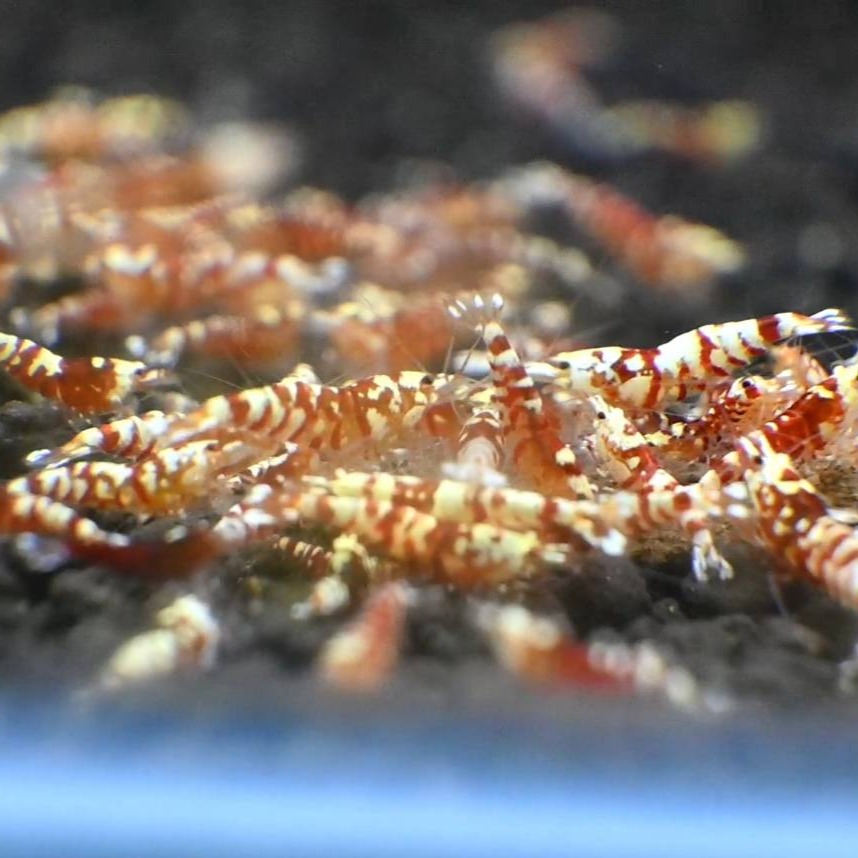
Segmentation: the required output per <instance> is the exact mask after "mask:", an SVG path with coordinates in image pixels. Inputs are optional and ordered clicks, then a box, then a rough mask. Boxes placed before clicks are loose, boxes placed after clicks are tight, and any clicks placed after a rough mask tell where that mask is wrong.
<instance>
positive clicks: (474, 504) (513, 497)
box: [304, 471, 625, 555]
mask: <svg viewBox="0 0 858 858" xmlns="http://www.w3.org/2000/svg"><path fill="white" fill-rule="evenodd" d="M304 482H305V485H306V486H308V487H312V488H315V489H317V490H319V491H323V492H325V493H326V494H331V495H334V496H336V497H349V498H363V499H365V500H366V501H368V502H378V503H384V504H392V505H394V506H408V507H411V508H412V509H415V510H417V511H418V512H422V513H426V514H428V515H431V516H432V517H433V518H435V519H437V520H438V521H445V522H450V523H455V522H464V523H467V524H476V523H479V522H486V523H489V524H491V525H494V526H497V527H502V528H505V529H508V530H534V531H539V532H540V533H542V534H543V536H545V538H546V540H548V541H554V542H560V541H565V542H567V543H570V547H573V545H574V547H577V548H582V547H590V548H595V549H597V550H600V551H603V552H605V553H606V554H612V555H616V554H621V553H622V551H623V550H624V548H625V540H624V538H623V537H622V536H621V535H620V534H619V533H618V532H617V531H616V530H614V529H612V528H610V527H608V526H606V525H604V524H603V522H602V521H601V519H600V512H599V505H598V502H597V501H591V500H572V499H570V498H565V497H553V496H551V495H545V494H542V493H541V492H534V491H524V490H521V489H513V488H508V487H505V486H503V487H496V486H492V485H483V484H479V483H475V482H472V481H464V480H424V479H421V478H419V477H414V476H409V475H394V474H387V473H362V472H359V471H338V472H337V473H336V474H335V475H334V476H333V477H329V478H325V477H314V476H309V477H307V478H306V479H305V481H304Z"/></svg>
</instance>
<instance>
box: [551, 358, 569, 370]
mask: <svg viewBox="0 0 858 858" xmlns="http://www.w3.org/2000/svg"><path fill="white" fill-rule="evenodd" d="M554 366H556V367H557V369H571V368H572V364H571V363H569V361H568V360H558V361H554Z"/></svg>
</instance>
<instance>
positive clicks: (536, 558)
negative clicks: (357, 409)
mask: <svg viewBox="0 0 858 858" xmlns="http://www.w3.org/2000/svg"><path fill="white" fill-rule="evenodd" d="M299 521H301V522H304V523H308V524H321V525H324V526H326V527H330V528H332V529H333V530H334V531H335V532H341V533H342V532H348V533H349V534H350V535H352V536H353V537H354V538H355V539H357V540H358V541H359V542H360V543H361V544H363V545H364V546H365V547H366V548H367V550H369V551H372V552H374V553H375V554H378V555H380V556H382V557H386V558H388V559H390V560H393V561H396V562H397V563H398V564H401V565H402V566H403V567H404V568H405V569H408V570H411V571H412V572H413V573H416V574H417V575H420V576H427V577H428V578H430V579H432V580H437V581H439V582H446V583H451V584H456V585H459V586H463V587H474V586H482V585H489V584H493V583H500V582H503V581H507V580H510V579H512V578H516V577H521V576H526V575H529V574H532V573H534V572H536V571H537V570H539V569H541V568H543V567H545V566H546V565H550V564H556V563H562V562H564V561H565V560H566V559H567V558H568V557H569V554H570V548H569V547H568V546H567V545H564V544H562V543H545V542H544V540H543V538H542V536H541V534H539V533H537V532H535V531H532V530H510V529H508V528H504V527H498V526H496V525H493V524H489V523H487V522H475V523H462V522H451V521H445V520H442V519H439V518H436V517H435V516H433V515H431V514H429V513H425V512H420V511H419V510H418V509H416V508H414V507H411V506H406V505H403V504H397V503H391V502H389V501H378V500H375V499H373V498H367V497H350V496H337V495H331V494H327V493H325V492H323V491H319V490H315V489H312V488H302V487H300V486H296V487H294V488H291V489H290V488H281V489H279V490H277V491H275V490H274V489H273V488H272V487H270V486H265V485H261V486H257V487H255V488H254V489H251V491H250V492H249V493H248V495H247V497H246V498H245V499H244V500H243V501H241V502H240V503H238V504H236V505H235V506H233V507H232V508H231V509H230V511H229V512H228V513H227V514H226V515H224V517H223V518H222V519H221V520H220V521H219V522H218V524H217V525H216V526H215V527H214V529H213V530H212V537H213V538H214V539H215V540H217V541H218V544H219V545H220V546H221V550H223V551H227V550H230V549H234V548H236V547H241V546H243V545H246V544H247V543H248V542H251V541H256V540H258V539H260V538H265V537H267V536H269V535H271V534H273V533H276V532H277V531H278V530H279V529H281V528H283V527H285V526H287V525H290V524H291V525H294V524H296V523H297V522H299Z"/></svg>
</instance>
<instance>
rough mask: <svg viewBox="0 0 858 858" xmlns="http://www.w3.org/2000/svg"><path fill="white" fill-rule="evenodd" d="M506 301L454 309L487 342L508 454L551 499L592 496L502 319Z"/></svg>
mask: <svg viewBox="0 0 858 858" xmlns="http://www.w3.org/2000/svg"><path fill="white" fill-rule="evenodd" d="M502 308H503V298H502V297H501V296H500V295H498V294H495V295H493V296H492V299H491V307H487V306H486V304H485V302H484V301H483V299H482V297H481V296H479V295H476V296H474V297H473V299H472V301H471V304H470V306H469V305H468V304H466V303H465V302H464V301H457V302H456V303H454V304H452V305H451V306H450V308H449V312H450V314H451V315H452V316H453V317H454V318H456V319H461V320H464V319H468V320H469V321H474V318H475V317H476V327H477V329H478V330H479V331H480V333H481V334H482V337H483V339H484V340H485V343H486V348H487V357H488V361H489V367H490V370H491V379H492V384H493V385H494V392H493V394H492V400H493V402H494V403H496V405H497V407H498V409H499V411H500V414H501V417H502V420H503V435H504V443H505V447H506V448H507V449H506V454H507V457H508V459H509V461H510V462H511V463H512V464H513V466H514V467H515V469H516V471H517V472H518V473H519V474H520V475H522V476H523V477H525V478H526V479H529V480H531V481H533V482H534V483H535V484H536V485H538V486H540V487H541V488H543V489H544V490H545V491H546V492H547V493H549V494H561V495H562V494H567V493H568V492H569V491H570V490H571V491H572V492H574V493H576V494H578V495H579V496H581V497H592V494H593V488H592V486H591V485H590V482H589V480H588V479H587V478H586V476H585V475H584V473H583V471H582V469H581V467H580V465H579V464H578V461H577V458H576V456H575V452H574V451H573V450H572V448H571V447H570V445H569V444H567V443H565V442H564V441H563V440H562V439H561V437H560V433H559V430H560V426H559V421H558V420H557V419H554V418H553V416H552V415H550V414H549V413H548V412H547V410H546V407H545V403H544V401H543V399H542V394H541V393H540V391H539V389H538V388H537V387H536V384H535V383H534V381H533V379H532V378H531V377H530V375H529V374H528V371H527V369H526V367H525V365H524V363H523V362H522V361H521V358H520V357H519V355H518V353H517V352H516V350H515V348H514V347H513V345H512V343H511V342H510V340H509V337H508V336H507V334H506V331H505V330H504V329H503V327H502V326H501V324H500V322H499V321H498V319H497V316H498V315H499V313H500V311H501V309H502Z"/></svg>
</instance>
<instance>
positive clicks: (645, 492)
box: [591, 396, 733, 579]
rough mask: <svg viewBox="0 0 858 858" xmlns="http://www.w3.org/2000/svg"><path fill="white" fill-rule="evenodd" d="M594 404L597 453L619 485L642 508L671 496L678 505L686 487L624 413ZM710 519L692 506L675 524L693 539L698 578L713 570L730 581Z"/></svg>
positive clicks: (593, 399)
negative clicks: (632, 495) (634, 495)
mask: <svg viewBox="0 0 858 858" xmlns="http://www.w3.org/2000/svg"><path fill="white" fill-rule="evenodd" d="M591 404H592V406H593V408H594V409H595V411H596V415H595V416H596V419H595V424H594V425H595V430H596V444H597V450H598V451H599V453H600V454H601V458H602V461H603V462H604V464H605V465H606V466H607V468H608V470H609V472H610V473H611V476H612V477H613V478H614V481H615V482H616V483H617V485H618V486H619V487H620V488H621V489H624V490H626V491H629V492H632V493H634V494H636V495H637V496H638V497H639V498H640V502H641V504H642V507H643V505H644V504H645V503H647V502H648V500H647V499H648V498H649V497H653V498H655V497H660V498H670V497H671V496H672V497H673V498H675V499H676V500H677V501H678V499H679V498H681V497H682V496H683V494H684V491H685V489H684V487H683V486H682V485H681V484H680V483H679V481H678V480H677V479H676V478H675V477H674V476H673V475H672V474H670V473H669V472H668V471H667V470H665V469H664V468H663V467H662V466H661V464H660V462H659V461H658V459H657V458H656V456H655V454H654V452H653V450H652V448H651V447H650V445H649V443H648V442H647V440H646V438H645V437H644V436H643V435H642V434H641V432H640V431H639V430H638V429H637V427H636V426H635V425H634V423H632V421H631V420H629V419H628V417H626V415H625V413H624V412H623V410H622V409H620V408H615V407H613V406H611V405H608V404H607V403H606V402H605V401H604V400H603V399H602V398H601V397H600V396H593V397H591ZM711 515H712V510H711V509H706V508H705V507H700V508H696V507H694V506H690V507H689V508H688V509H687V510H682V512H681V514H679V515H678V516H676V519H675V523H676V524H677V525H678V526H679V527H680V528H681V530H682V531H683V532H684V533H685V534H686V535H687V536H689V537H690V538H691V541H692V545H693V549H692V555H691V567H692V570H693V572H694V574H695V576H696V577H697V578H700V579H705V578H706V577H707V576H708V573H709V571H710V570H711V571H714V572H715V573H716V574H717V575H718V577H719V578H722V579H723V578H731V577H732V575H733V570H732V567H731V566H730V564H729V563H728V562H727V561H726V560H725V559H724V558H723V557H722V556H721V554H720V553H719V552H718V550H717V549H716V548H715V544H714V541H713V538H712V533H711V531H710V530H709V526H708V525H709V520H710V518H711Z"/></svg>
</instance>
